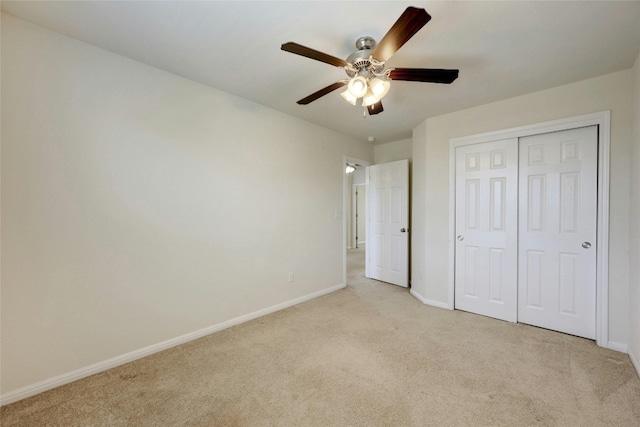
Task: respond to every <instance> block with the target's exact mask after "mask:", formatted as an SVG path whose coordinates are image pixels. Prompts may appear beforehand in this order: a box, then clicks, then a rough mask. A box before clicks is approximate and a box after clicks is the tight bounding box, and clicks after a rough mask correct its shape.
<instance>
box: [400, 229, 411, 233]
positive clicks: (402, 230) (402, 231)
mask: <svg viewBox="0 0 640 427" xmlns="http://www.w3.org/2000/svg"><path fill="white" fill-rule="evenodd" d="M407 231H409V230H408V229H406V228H401V229H400V232H401V233H406V232H407Z"/></svg>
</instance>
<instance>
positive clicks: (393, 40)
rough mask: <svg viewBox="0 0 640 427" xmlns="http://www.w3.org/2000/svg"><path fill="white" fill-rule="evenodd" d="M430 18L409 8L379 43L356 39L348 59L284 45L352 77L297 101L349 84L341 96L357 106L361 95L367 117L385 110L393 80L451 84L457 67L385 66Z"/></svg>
mask: <svg viewBox="0 0 640 427" xmlns="http://www.w3.org/2000/svg"><path fill="white" fill-rule="evenodd" d="M430 19H431V16H430V15H429V14H428V13H427V12H426V11H425V10H424V9H419V8H415V7H408V8H407V9H406V10H405V11H404V12H403V13H402V15H400V18H398V20H397V21H396V22H395V24H393V26H392V27H391V28H390V29H389V31H387V34H385V36H384V37H383V38H382V40H381V41H380V43H378V44H377V45H376V41H375V40H374V39H373V38H372V37H368V36H366V37H360V38H359V39H358V40H356V48H357V49H358V50H357V51H356V52H354V53H352V54H351V55H349V57H348V58H347V60H346V61H345V60H342V59H340V58H337V57H335V56H331V55H328V54H326V53H323V52H320V51H317V50H314V49H311V48H308V47H306V46H302V45H300V44H298V43H294V42H288V43H285V44H283V45H282V47H281V49H282V50H284V51H286V52H290V53H294V54H296V55H301V56H305V57H307V58H311V59H315V60H316V61H320V62H324V63H326V64H329V65H333V66H336V67H339V68H342V69H343V70H344V71H345V73H346V74H347V76H348V77H349V79H346V80H341V81H339V82H336V83H333V84H331V85H329V86H327V87H325V88H323V89H320V90H319V91H317V92H314V93H312V94H311V95H309V96H307V97H306V98H303V99H301V100H300V101H298V104H300V105H306V104H309V103H311V102H313V101H315V100H316V99H318V98H320V97H322V96H324V95H326V94H328V93H330V92H333V91H334V90H336V89H338V88H340V87H342V86H345V85H346V86H347V89H346V90H345V91H344V92H342V93H340V95H341V96H342V98H344V99H345V101H347V102H348V103H349V104H351V105H356V103H357V102H358V99H360V98H362V104H361V105H362V106H363V107H365V111H364V115H365V117H366V114H367V112H368V113H369V115H374V114H378V113H381V112H382V111H384V109H383V108H382V98H384V96H385V95H386V94H387V93H388V92H389V89H390V88H391V80H404V81H417V82H428V83H452V82H453V81H454V80H455V79H457V78H458V73H459V71H458V70H445V69H433V68H385V63H386V61H388V60H389V58H391V56H392V55H393V54H394V53H395V52H397V51H398V49H400V47H402V46H403V45H404V44H405V43H406V42H407V41H408V40H409V39H410V38H411V37H413V35H414V34H415V33H417V32H418V31H419V30H420V29H421V28H422V27H423V26H425V25H426V23H427V22H429V20H430Z"/></svg>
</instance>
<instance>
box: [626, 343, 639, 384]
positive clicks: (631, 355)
mask: <svg viewBox="0 0 640 427" xmlns="http://www.w3.org/2000/svg"><path fill="white" fill-rule="evenodd" d="M627 354H628V355H629V359H631V364H633V367H634V368H636V373H637V374H638V376H639V377H640V358H639V357H638V355H636V354H635V353H634V352H633V349H632V348H631V347H629V348H628V351H627Z"/></svg>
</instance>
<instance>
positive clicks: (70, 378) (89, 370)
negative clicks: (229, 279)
mask: <svg viewBox="0 0 640 427" xmlns="http://www.w3.org/2000/svg"><path fill="white" fill-rule="evenodd" d="M345 287H346V285H345V284H344V283H343V284H340V285H336V286H333V287H331V288H327V289H323V290H321V291H318V292H314V293H312V294H309V295H305V296H302V297H299V298H296V299H293V300H290V301H285V302H283V303H280V304H276V305H274V306H271V307H267V308H264V309H262V310H258V311H254V312H253V313H249V314H245V315H243V316H239V317H236V318H233V319H230V320H227V321H224V322H221V323H218V324H216V325H213V326H209V327H207V328H204V329H200V330H198V331H194V332H190V333H188V334H185V335H181V336H179V337H175V338H171V339H169V340H166V341H162V342H159V343H157V344H153V345H150V346H148V347H144V348H141V349H138V350H134V351H132V352H129V353H125V354H123V355H120V356H116V357H113V358H111V359H107V360H104V361H102V362H98V363H94V364H93V365H89V366H85V367H84V368H80V369H76V370H74V371H71V372H67V373H65V374H62V375H58V376H56V377H53V378H49V379H47V380H44V381H40V382H37V383H35V384H30V385H28V386H25V387H21V388H19V389H17V390H14V391H11V392H8V393H5V394H3V395H1V396H0V406H4V405H8V404H10V403H13V402H17V401H19V400H22V399H26V398H27V397H31V396H35V395H36V394H39V393H42V392H45V391H47V390H51V389H53V388H56V387H60V386H61V385H65V384H69V383H71V382H74V381H77V380H80V379H82V378H86V377H88V376H90V375H95V374H97V373H100V372H104V371H106V370H109V369H112V368H115V367H117V366H120V365H124V364H125V363H129V362H133V361H134V360H138V359H142V358H143V357H146V356H150V355H152V354H154V353H158V352H160V351H163V350H167V349H169V348H171V347H175V346H178V345H181V344H184V343H186V342H189V341H193V340H196V339H198V338H202V337H204V336H206V335H210V334H212V333H214V332H218V331H221V330H223V329H227V328H230V327H232V326H235V325H239V324H241V323H244V322H248V321H249V320H253V319H257V318H258V317H262V316H265V315H267V314H271V313H274V312H276V311H280V310H283V309H285V308H288V307H291V306H294V305H297V304H300V303H303V302H305V301H308V300H311V299H313V298H317V297H320V296H323V295H326V294H330V293H331V292H335V291H337V290H340V289H343V288H345Z"/></svg>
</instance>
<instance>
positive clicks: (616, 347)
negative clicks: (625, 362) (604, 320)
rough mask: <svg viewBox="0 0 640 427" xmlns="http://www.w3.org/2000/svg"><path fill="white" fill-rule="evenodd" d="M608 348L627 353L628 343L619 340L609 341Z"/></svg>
mask: <svg viewBox="0 0 640 427" xmlns="http://www.w3.org/2000/svg"><path fill="white" fill-rule="evenodd" d="M606 348H608V349H609V350H615V351H619V352H621V353H625V354H626V353H627V345H626V344H622V343H619V342H615V341H607V346H606Z"/></svg>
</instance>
